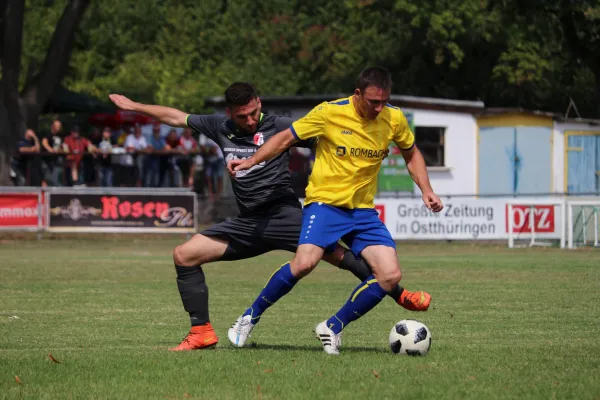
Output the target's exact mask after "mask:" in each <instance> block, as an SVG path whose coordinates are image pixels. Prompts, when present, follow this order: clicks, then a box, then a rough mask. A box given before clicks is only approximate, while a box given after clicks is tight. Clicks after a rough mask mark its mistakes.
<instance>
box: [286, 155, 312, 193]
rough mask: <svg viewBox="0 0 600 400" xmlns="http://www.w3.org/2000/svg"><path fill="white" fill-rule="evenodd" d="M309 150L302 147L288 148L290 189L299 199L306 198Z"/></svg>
mask: <svg viewBox="0 0 600 400" xmlns="http://www.w3.org/2000/svg"><path fill="white" fill-rule="evenodd" d="M310 156H311V150H310V149H307V148H304V147H290V177H291V180H292V188H293V189H294V192H295V193H296V196H298V197H299V198H304V197H306V190H305V189H306V186H307V185H308V175H309V173H308V171H309V167H310V165H309V164H310Z"/></svg>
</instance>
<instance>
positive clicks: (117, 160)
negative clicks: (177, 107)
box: [11, 119, 311, 199]
mask: <svg viewBox="0 0 600 400" xmlns="http://www.w3.org/2000/svg"><path fill="white" fill-rule="evenodd" d="M164 128H165V126H161V125H152V131H151V133H150V132H149V129H143V127H142V126H140V125H133V126H124V127H122V128H120V129H115V130H113V129H111V128H109V127H105V128H104V129H98V128H92V129H91V130H90V131H89V132H87V134H83V133H82V132H81V129H80V128H79V126H76V125H75V126H73V127H71V128H70V129H69V131H68V132H64V131H63V125H62V123H61V121H60V120H58V119H56V120H54V121H53V122H52V124H51V126H50V129H49V130H48V131H47V132H46V133H42V134H39V135H38V134H37V133H36V132H34V131H33V130H31V129H28V130H27V131H26V132H25V134H24V136H23V137H22V138H21V139H20V140H19V141H18V143H17V148H16V149H15V152H14V155H13V157H12V160H11V178H12V180H13V182H14V184H15V185H17V186H72V187H86V186H101V187H113V186H116V187H191V188H193V190H194V191H195V192H197V193H198V194H199V195H201V196H202V197H207V198H210V199H217V198H219V197H220V196H221V195H222V194H223V189H224V183H226V182H227V179H228V177H227V176H226V173H225V164H224V160H223V153H222V152H221V149H219V147H218V146H217V145H216V144H215V143H214V142H213V141H212V140H210V139H208V138H207V137H206V136H205V135H203V134H200V135H199V137H197V138H195V137H194V136H193V135H192V133H193V132H192V130H191V129H190V128H183V129H174V128H170V127H169V128H168V129H164ZM144 130H146V132H145V133H144V132H143V131H144ZM310 159H311V152H310V150H308V149H295V148H294V149H292V151H291V161H290V170H291V172H292V184H293V185H294V187H295V188H297V189H296V191H297V192H298V193H297V194H298V195H299V196H301V197H303V196H304V187H305V186H306V182H307V180H308V174H309V172H310Z"/></svg>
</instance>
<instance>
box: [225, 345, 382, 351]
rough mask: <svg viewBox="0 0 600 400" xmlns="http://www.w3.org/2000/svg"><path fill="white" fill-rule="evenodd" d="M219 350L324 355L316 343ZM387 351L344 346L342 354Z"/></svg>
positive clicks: (249, 346) (379, 348) (227, 346)
mask: <svg viewBox="0 0 600 400" xmlns="http://www.w3.org/2000/svg"><path fill="white" fill-rule="evenodd" d="M217 350H221V351H222V350H225V351H230V350H233V351H248V350H250V351H252V350H274V351H311V352H315V353H323V352H324V351H323V347H322V346H321V345H320V344H318V343H316V344H315V345H314V346H309V345H293V344H264V343H251V344H250V345H248V346H247V347H244V348H243V349H237V348H235V347H233V346H230V345H229V344H223V345H220V346H218V347H217ZM387 352H388V350H387V349H382V348H381V347H362V346H342V347H340V353H387Z"/></svg>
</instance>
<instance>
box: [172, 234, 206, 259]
mask: <svg viewBox="0 0 600 400" xmlns="http://www.w3.org/2000/svg"><path fill="white" fill-rule="evenodd" d="M197 236H200V235H198V234H196V235H194V237H193V238H192V239H190V240H189V241H187V242H185V243H184V244H180V245H179V246H177V247H175V250H173V262H174V263H175V265H179V266H182V267H193V266H194V265H196V264H199V263H200V261H201V260H200V258H201V257H200V254H199V253H201V248H197V247H196V246H191V245H190V242H192V241H193V240H194V239H197Z"/></svg>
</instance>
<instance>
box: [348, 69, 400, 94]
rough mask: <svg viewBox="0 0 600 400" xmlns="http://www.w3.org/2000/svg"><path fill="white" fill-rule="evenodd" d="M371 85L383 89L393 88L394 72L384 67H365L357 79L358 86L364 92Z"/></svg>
mask: <svg viewBox="0 0 600 400" xmlns="http://www.w3.org/2000/svg"><path fill="white" fill-rule="evenodd" d="M369 86H375V87H378V88H380V89H383V90H392V74H390V71H388V70H387V69H385V68H383V67H369V68H366V69H363V70H362V72H361V73H360V75H358V79H357V80H356V88H357V89H359V90H360V91H361V92H364V91H365V89H366V88H368V87H369Z"/></svg>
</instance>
